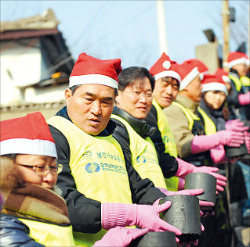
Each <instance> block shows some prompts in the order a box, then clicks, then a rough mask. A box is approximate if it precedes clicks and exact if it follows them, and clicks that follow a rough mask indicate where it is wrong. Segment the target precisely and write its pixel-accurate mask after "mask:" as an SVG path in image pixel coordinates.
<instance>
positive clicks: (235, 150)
mask: <svg viewBox="0 0 250 247" xmlns="http://www.w3.org/2000/svg"><path fill="white" fill-rule="evenodd" d="M241 122H243V123H244V126H248V127H249V129H248V132H250V122H249V121H248V120H241ZM225 153H226V156H227V157H228V158H234V157H242V156H245V155H247V154H248V151H247V147H246V144H245V143H243V144H242V145H241V146H240V147H228V146H225Z"/></svg>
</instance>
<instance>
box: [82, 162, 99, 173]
mask: <svg viewBox="0 0 250 247" xmlns="http://www.w3.org/2000/svg"><path fill="white" fill-rule="evenodd" d="M100 169H101V168H100V166H99V165H98V164H97V163H95V162H94V163H88V164H87V165H86V166H85V170H86V171H87V172H88V173H93V172H99V171H100Z"/></svg>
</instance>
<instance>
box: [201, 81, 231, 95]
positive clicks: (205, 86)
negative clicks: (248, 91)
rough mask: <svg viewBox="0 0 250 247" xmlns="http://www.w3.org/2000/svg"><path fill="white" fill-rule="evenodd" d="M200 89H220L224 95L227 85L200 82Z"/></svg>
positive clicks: (204, 90)
mask: <svg viewBox="0 0 250 247" xmlns="http://www.w3.org/2000/svg"><path fill="white" fill-rule="evenodd" d="M201 91H202V92H207V91H222V92H224V93H225V94H226V95H227V94H228V92H227V87H226V86H225V85H224V84H222V83H218V82H210V83H206V84H202V90H201Z"/></svg>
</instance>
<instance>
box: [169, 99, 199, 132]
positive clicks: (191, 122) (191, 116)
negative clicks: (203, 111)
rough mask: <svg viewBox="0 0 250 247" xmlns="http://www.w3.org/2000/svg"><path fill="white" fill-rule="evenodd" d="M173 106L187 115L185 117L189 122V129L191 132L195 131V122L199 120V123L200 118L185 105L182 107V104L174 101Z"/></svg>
mask: <svg viewBox="0 0 250 247" xmlns="http://www.w3.org/2000/svg"><path fill="white" fill-rule="evenodd" d="M172 104H173V105H175V106H177V107H179V108H181V109H182V111H183V113H184V114H185V116H186V118H187V120H188V128H189V130H192V129H193V125H194V120H198V121H199V120H200V118H199V117H198V116H196V115H195V114H194V113H193V112H192V111H190V110H189V109H188V108H186V107H184V106H183V105H181V104H180V103H178V102H176V101H174V102H173V103H172Z"/></svg>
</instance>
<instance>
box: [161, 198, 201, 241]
mask: <svg viewBox="0 0 250 247" xmlns="http://www.w3.org/2000/svg"><path fill="white" fill-rule="evenodd" d="M166 201H171V207H170V208H169V209H167V210H166V211H164V212H162V213H160V217H161V218H162V219H163V220H165V221H166V222H167V223H169V224H171V225H172V226H174V227H176V228H178V229H179V230H180V231H181V232H182V235H180V236H177V237H178V238H179V239H180V241H181V242H189V241H194V240H196V239H198V237H199V236H200V235H201V220H200V206H199V199H198V198H197V197H196V196H190V195H175V196H167V197H165V198H163V199H161V200H160V204H162V203H164V202H166Z"/></svg>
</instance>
